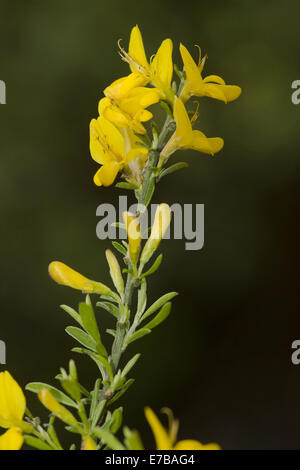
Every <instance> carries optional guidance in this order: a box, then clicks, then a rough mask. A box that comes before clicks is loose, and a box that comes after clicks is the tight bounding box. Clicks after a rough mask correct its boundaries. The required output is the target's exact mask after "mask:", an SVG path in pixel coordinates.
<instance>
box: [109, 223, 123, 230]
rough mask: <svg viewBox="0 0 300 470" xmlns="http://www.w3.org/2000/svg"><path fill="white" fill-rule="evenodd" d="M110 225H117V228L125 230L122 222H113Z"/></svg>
mask: <svg viewBox="0 0 300 470" xmlns="http://www.w3.org/2000/svg"><path fill="white" fill-rule="evenodd" d="M111 226H112V227H117V228H123V229H124V230H126V225H125V224H123V222H113V223H112V224H111Z"/></svg>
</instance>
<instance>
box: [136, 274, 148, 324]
mask: <svg viewBox="0 0 300 470" xmlns="http://www.w3.org/2000/svg"><path fill="white" fill-rule="evenodd" d="M146 305H147V282H146V279H143V280H142V282H141V287H140V288H139V291H138V306H137V312H136V314H137V316H138V317H139V316H141V315H142V314H143V313H144V311H145V309H146Z"/></svg>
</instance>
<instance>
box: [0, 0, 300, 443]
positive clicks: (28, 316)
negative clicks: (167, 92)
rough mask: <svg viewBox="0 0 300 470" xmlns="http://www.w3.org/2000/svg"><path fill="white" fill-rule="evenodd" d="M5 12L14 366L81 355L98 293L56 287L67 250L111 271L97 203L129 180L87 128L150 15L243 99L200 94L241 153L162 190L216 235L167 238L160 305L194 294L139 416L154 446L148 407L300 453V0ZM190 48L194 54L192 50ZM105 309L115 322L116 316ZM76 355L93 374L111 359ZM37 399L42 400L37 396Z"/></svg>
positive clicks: (2, 39) (147, 371) (130, 419)
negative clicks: (298, 92) (75, 317)
mask: <svg viewBox="0 0 300 470" xmlns="http://www.w3.org/2000/svg"><path fill="white" fill-rule="evenodd" d="M16 4H17V5H16ZM246 5H247V6H246ZM0 8H1V14H0V50H1V76H0V78H1V79H2V80H4V81H5V82H6V85H7V104H6V105H5V106H1V107H0V151H1V172H0V207H1V219H2V233H1V237H2V243H1V265H2V276H1V283H0V295H1V304H2V305H1V325H0V337H1V339H3V340H5V341H6V343H7V367H8V368H9V369H10V370H11V372H12V373H13V374H14V376H15V377H16V378H17V379H18V380H19V381H20V382H21V383H22V384H25V383H27V382H29V381H34V380H40V381H49V380H50V378H51V377H54V376H55V375H56V373H57V372H58V368H59V366H60V365H63V366H66V364H67V362H68V360H69V358H70V357H71V354H70V352H69V349H70V347H71V346H72V345H73V342H72V339H71V338H68V337H67V335H66V334H65V333H64V326H66V325H67V318H66V317H67V316H66V315H65V314H64V313H63V312H62V311H60V309H59V307H58V305H59V304H61V303H66V304H69V305H77V303H78V301H79V300H81V298H82V296H81V295H80V294H76V293H74V292H73V291H71V290H68V289H66V288H63V287H61V288H60V287H58V286H56V285H54V284H53V282H52V281H51V280H50V279H49V277H48V274H47V265H48V263H49V262H50V261H51V260H54V259H58V260H62V261H64V262H65V263H67V264H68V265H70V266H72V267H74V268H75V269H79V270H80V272H82V273H84V274H86V275H88V276H91V277H92V278H97V279H99V280H102V281H103V282H109V275H108V270H107V267H106V262H105V256H104V249H105V248H107V247H108V246H109V245H110V243H109V242H108V241H107V242H101V241H100V240H98V239H97V238H96V234H95V227H96V223H97V218H96V215H95V212H96V207H97V206H98V205H99V204H100V203H102V202H111V201H114V202H115V203H117V196H118V194H120V193H121V192H122V191H119V190H116V189H113V188H110V189H99V188H97V187H95V186H94V185H93V183H92V176H93V174H94V171H95V169H96V166H97V165H96V164H94V162H93V161H92V159H91V158H90V156H89V150H88V124H89V120H90V119H91V118H92V117H94V116H95V115H96V113H97V103H98V100H99V98H100V97H101V93H102V91H101V90H103V88H104V87H105V86H106V85H107V84H109V83H110V82H111V81H112V80H114V79H115V78H117V77H119V76H122V75H126V74H127V73H128V68H127V66H126V64H124V63H122V62H121V60H120V58H119V57H118V54H117V40H118V39H119V38H123V40H124V44H127V41H128V38H129V32H130V29H131V27H132V26H133V25H134V24H136V23H138V24H139V26H140V28H141V30H142V32H143V35H144V40H145V46H146V49H147V51H149V54H150V53H153V52H154V51H155V50H156V48H157V46H158V45H159V44H160V42H161V40H162V39H163V38H165V37H171V38H172V39H173V40H174V41H175V44H176V48H177V46H178V45H179V42H180V41H182V42H183V43H184V44H185V45H186V46H187V47H189V48H192V47H193V45H194V44H199V45H200V46H201V48H202V52H203V53H208V56H209V59H208V62H207V65H206V73H207V74H209V73H217V74H220V75H221V76H222V77H224V78H225V80H226V81H227V82H228V83H232V84H238V85H240V86H242V88H243V94H242V97H241V98H240V99H239V100H238V101H236V102H234V103H232V104H228V105H224V104H223V103H220V102H213V101H208V100H206V99H203V100H202V101H201V106H200V127H201V129H202V130H203V131H205V132H206V133H207V135H208V136H222V137H223V138H224V139H225V147H224V150H223V151H222V152H221V153H220V154H218V155H217V156H216V157H214V158H209V157H207V156H202V155H198V154H197V153H196V152H186V153H185V154H184V155H183V154H181V155H180V160H182V158H183V157H186V160H187V161H188V162H189V163H190V168H189V169H185V170H183V171H181V172H178V173H176V174H174V175H172V176H170V177H169V178H167V179H163V180H162V182H161V183H160V187H159V189H158V191H157V193H156V201H155V202H168V203H173V202H182V203H204V204H205V247H204V249H203V250H201V251H199V252H191V251H190V252H188V251H185V250H184V242H183V241H177V240H175V241H170V242H164V252H165V258H164V262H163V265H162V268H161V270H160V276H157V277H156V278H155V276H154V277H153V279H152V282H151V283H150V285H149V290H150V291H151V290H152V293H153V299H154V298H156V297H158V296H159V295H161V294H162V293H164V292H167V291H169V290H177V291H179V292H180V296H179V297H178V298H177V299H176V301H175V302H174V308H173V312H172V315H171V317H170V319H168V321H167V322H166V323H165V324H163V325H162V326H161V327H160V328H159V329H158V330H156V331H155V332H154V333H153V335H150V336H148V337H146V338H145V339H144V340H143V345H142V346H143V348H142V349H143V356H142V358H141V359H140V361H139V364H138V366H137V367H136V374H137V381H136V384H135V385H134V387H132V389H131V390H130V392H128V395H127V400H128V402H127V403H126V406H127V409H126V414H125V422H126V423H127V424H128V425H130V426H132V427H137V428H139V429H140V430H141V432H142V435H143V436H145V441H146V439H147V438H148V444H149V445H151V443H152V438H151V433H150V431H149V430H148V429H147V426H146V424H145V420H144V417H143V406H144V405H146V404H149V405H151V406H152V407H153V408H154V409H156V410H159V408H160V407H161V406H165V405H167V406H169V407H171V408H173V409H174V411H175V413H176V415H177V416H178V417H179V418H180V421H181V428H180V429H181V435H182V436H185V437H192V438H195V439H199V440H200V441H204V442H210V441H214V442H219V443H220V444H221V446H222V447H223V448H227V449H230V448H234V449H240V448H252V449H261V448H300V438H299V435H298V432H297V431H298V423H299V420H300V406H299V401H298V396H299V391H300V369H298V368H297V367H295V366H293V365H292V364H291V361H290V354H291V350H290V345H291V342H292V341H293V340H294V339H296V338H299V336H300V321H299V310H300V309H299V307H300V305H299V295H298V291H299V286H298V285H299V275H298V266H299V261H300V256H299V248H298V241H299V224H298V222H297V210H298V209H297V207H298V206H299V203H300V195H299V183H300V181H299V180H300V176H299V175H300V172H299V171H300V158H299V145H300V133H299V114H300V107H297V106H295V105H292V103H291V99H290V96H291V83H292V81H293V80H295V79H300V56H299V51H298V49H299V48H298V38H299V24H298V22H299V13H300V6H299V2H297V1H296V0H290V1H287V2H279V1H277V2H276V1H266V2H260V1H258V0H253V1H252V2H251V3H248V2H238V1H236V0H228V1H226V2H225V1H214V2H211V1H208V0H206V1H204V0H200V1H197V2H188V3H185V2H174V1H169V0H165V1H164V2H161V1H158V0H152V1H151V2H150V3H146V2H137V1H129V2H126V3H124V2H121V1H120V0H115V2H113V3H112V2H102V1H100V0H86V1H85V2H82V1H79V0H72V1H71V0H64V1H58V0H52V1H49V0H44V1H43V2H39V1H37V0H27V1H26V2H21V1H17V2H13V3H12V2H10V1H8V0H2V1H1V5H0ZM196 53H197V51H196V49H195V54H196ZM175 58H176V61H177V63H178V64H179V65H181V63H180V60H179V54H178V52H177V50H176V52H175ZM174 161H178V160H177V157H176V156H174ZM124 194H126V193H124ZM150 300H152V299H150ZM98 318H99V321H100V322H101V323H102V324H103V327H104V326H106V327H107V326H108V325H109V319H108V318H106V317H105V315H104V313H103V312H102V311H101V312H100V310H99V315H98ZM134 348H135V346H134V345H133V346H132V349H131V352H133V351H134ZM73 356H74V355H73ZM157 362H159V364H160V367H159V369H157V367H156V366H155V364H156V363H157ZM77 363H78V369H79V374H80V377H81V380H82V382H85V383H86V384H87V385H89V386H91V384H92V381H91V379H90V377H91V374H93V373H94V372H95V371H96V369H94V367H93V366H92V365H90V364H89V363H87V361H86V360H84V359H81V358H78V359H77ZM2 368H3V367H2ZM29 403H30V407H31V408H32V409H33V410H34V412H37V411H39V410H40V407H39V406H38V404H37V403H36V402H35V401H34V400H33V397H29ZM181 435H180V436H179V437H181Z"/></svg>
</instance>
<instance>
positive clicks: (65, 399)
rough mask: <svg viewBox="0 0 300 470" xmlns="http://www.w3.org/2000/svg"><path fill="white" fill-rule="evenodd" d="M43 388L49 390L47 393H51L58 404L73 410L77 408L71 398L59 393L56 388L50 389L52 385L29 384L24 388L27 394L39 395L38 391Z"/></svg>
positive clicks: (41, 383)
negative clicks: (70, 407)
mask: <svg viewBox="0 0 300 470" xmlns="http://www.w3.org/2000/svg"><path fill="white" fill-rule="evenodd" d="M43 388H46V389H47V390H49V392H51V393H52V395H53V396H54V398H55V399H56V400H57V401H58V402H59V403H62V404H63V405H66V406H72V407H73V408H77V404H76V403H75V402H74V401H73V400H72V399H71V398H69V397H68V396H67V395H66V394H65V393H63V392H61V391H60V390H58V389H57V388H55V387H52V385H48V384H45V383H43V382H30V383H29V384H27V385H26V387H25V389H26V390H28V391H29V392H33V393H39V391H40V390H42V389H43Z"/></svg>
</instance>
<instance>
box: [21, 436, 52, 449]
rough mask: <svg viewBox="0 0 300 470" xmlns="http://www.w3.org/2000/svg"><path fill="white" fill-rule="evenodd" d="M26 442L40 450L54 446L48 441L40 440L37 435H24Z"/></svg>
mask: <svg viewBox="0 0 300 470" xmlns="http://www.w3.org/2000/svg"><path fill="white" fill-rule="evenodd" d="M24 442H25V444H27V445H29V446H30V447H34V448H35V449H38V450H53V448H52V447H50V446H49V445H48V444H46V442H44V441H40V439H38V438H37V437H32V436H24Z"/></svg>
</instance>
